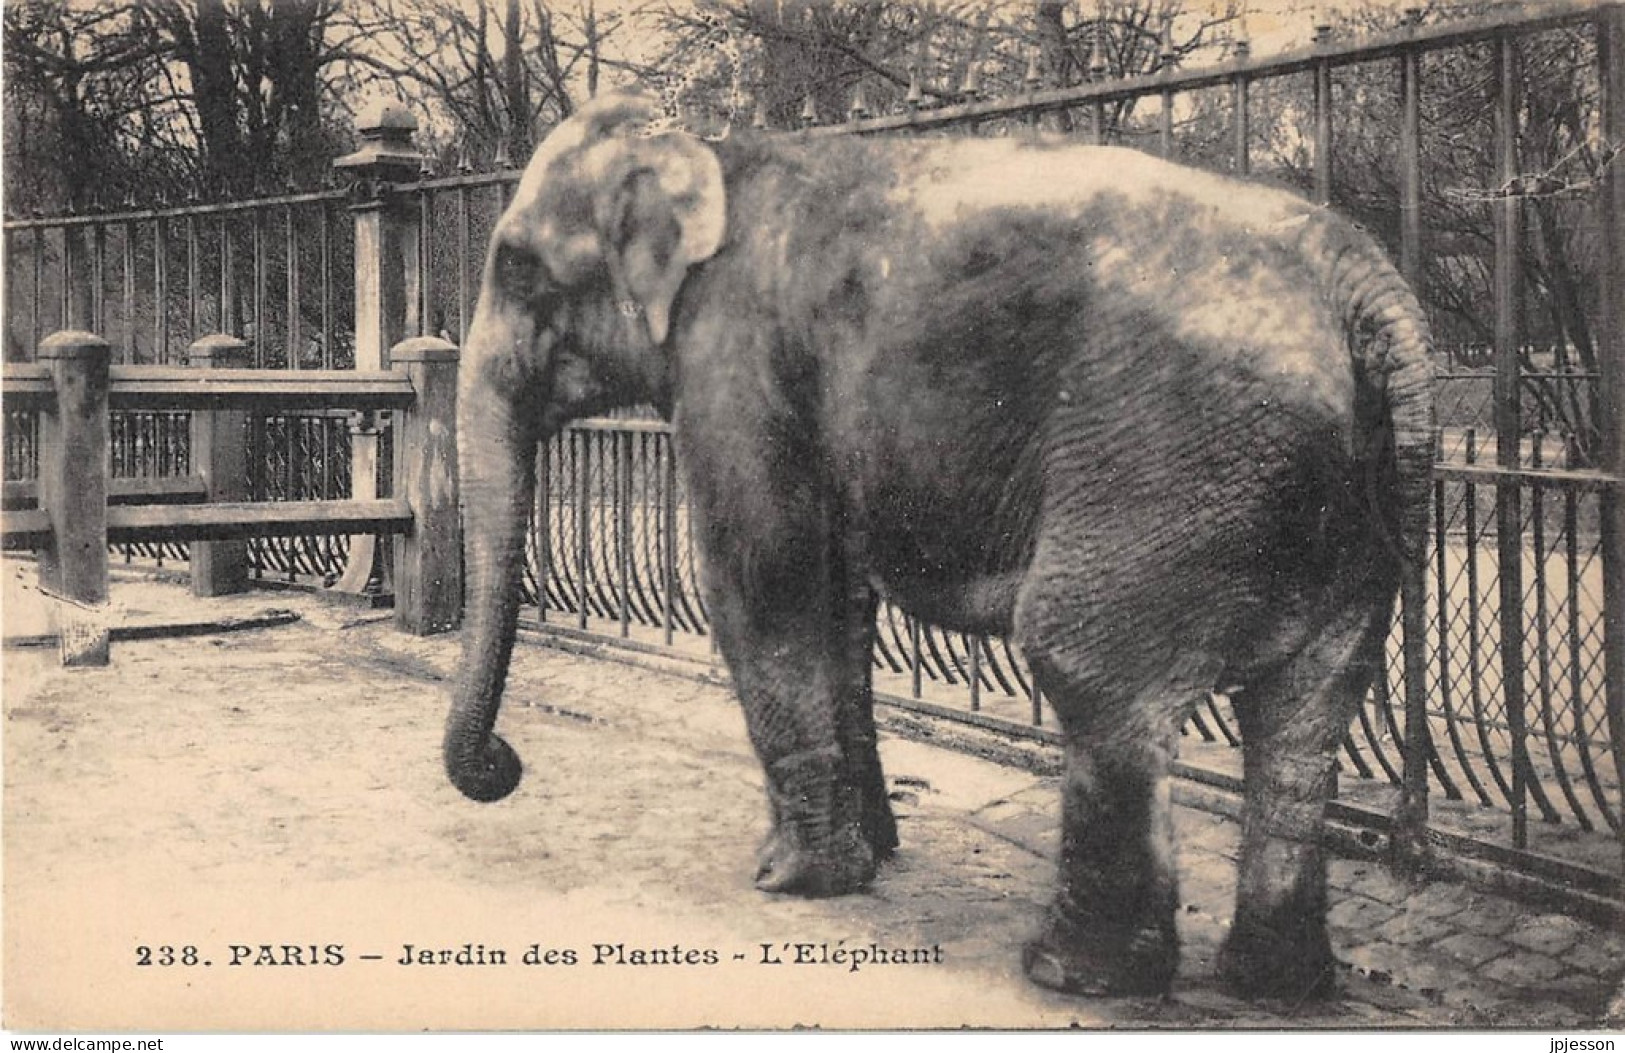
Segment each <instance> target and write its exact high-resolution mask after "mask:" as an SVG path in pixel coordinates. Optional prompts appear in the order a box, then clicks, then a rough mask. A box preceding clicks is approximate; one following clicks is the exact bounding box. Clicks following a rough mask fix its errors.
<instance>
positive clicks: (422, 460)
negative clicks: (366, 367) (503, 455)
mask: <svg viewBox="0 0 1625 1053" xmlns="http://www.w3.org/2000/svg"><path fill="white" fill-rule="evenodd" d="M392 356H393V358H394V362H395V368H396V369H399V370H404V371H405V372H406V373H407V375H408V376H410V377H411V378H412V390H413V392H414V398H413V401H412V407H411V409H408V410H405V411H404V412H402V413H399V414H397V419H398V421H399V425H398V427H397V428H396V432H395V489H396V492H397V493H398V494H399V495H400V496H401V497H403V498H405V499H406V501H407V503H408V504H409V505H411V507H412V529H411V531H410V532H409V533H407V534H403V535H398V536H397V537H396V538H395V624H396V626H397V627H399V628H400V629H401V630H402V631H404V632H409V633H413V634H415V635H418V636H428V635H430V634H432V633H440V632H445V631H447V630H449V629H455V628H456V627H457V625H458V623H459V622H460V621H461V620H462V605H463V562H462V557H463V540H462V529H461V518H460V513H459V509H458V488H457V348H456V347H454V346H452V345H451V344H449V343H447V342H446V341H444V340H442V339H440V338H439V337H436V336H421V337H417V338H415V339H412V340H407V341H405V342H404V343H400V344H397V345H395V348H394V351H393V352H392Z"/></svg>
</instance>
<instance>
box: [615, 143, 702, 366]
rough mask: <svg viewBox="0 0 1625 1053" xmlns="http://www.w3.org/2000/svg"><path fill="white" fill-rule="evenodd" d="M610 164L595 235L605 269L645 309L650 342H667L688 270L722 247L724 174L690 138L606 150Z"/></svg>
mask: <svg viewBox="0 0 1625 1053" xmlns="http://www.w3.org/2000/svg"><path fill="white" fill-rule="evenodd" d="M602 149H604V150H605V151H606V152H611V151H612V152H613V153H612V154H611V156H607V157H604V158H602V160H603V162H605V163H603V164H602V166H601V167H600V166H599V165H591V164H589V165H588V168H589V170H591V169H593V168H598V170H599V171H601V172H603V173H604V175H605V176H606V177H607V178H606V182H605V183H603V184H601V185H600V186H601V193H600V195H599V198H598V201H599V206H600V207H599V210H598V227H599V231H600V234H601V236H602V237H603V240H604V245H605V248H606V249H607V250H608V255H609V257H610V260H609V262H610V267H611V269H612V270H613V271H614V272H615V273H616V276H617V277H618V278H619V280H620V282H621V283H622V284H623V285H624V287H625V292H626V293H627V295H629V296H630V297H631V298H632V299H634V300H635V301H637V303H638V305H639V306H640V307H641V308H642V309H643V317H644V319H645V320H646V322H647V323H648V326H649V336H650V338H651V339H652V340H653V341H654V342H655V343H656V344H661V343H664V342H665V340H666V334H667V331H668V330H669V329H670V327H671V310H672V305H673V303H674V302H675V301H676V299H677V291H678V289H680V288H681V287H682V284H683V279H684V277H686V276H687V274H688V269H689V268H690V267H692V266H694V265H695V264H696V263H700V262H702V261H704V260H708V259H710V258H711V257H712V256H714V255H715V254H716V251H717V249H718V248H719V247H720V246H721V245H722V236H723V232H724V229H725V227H726V223H727V220H726V215H727V193H726V191H725V190H724V189H723V185H722V166H721V165H720V164H719V163H718V162H717V158H716V155H715V154H713V153H712V152H711V150H710V148H709V147H707V146H706V145H705V144H704V143H702V142H700V141H699V140H698V139H696V138H694V137H693V136H691V135H685V134H682V133H678V132H668V133H666V134H663V135H657V136H653V137H651V138H647V139H623V140H619V141H615V142H610V143H604V144H603V146H602Z"/></svg>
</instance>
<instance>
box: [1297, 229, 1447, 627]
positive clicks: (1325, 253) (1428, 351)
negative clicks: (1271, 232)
mask: <svg viewBox="0 0 1625 1053" xmlns="http://www.w3.org/2000/svg"><path fill="white" fill-rule="evenodd" d="M1320 218H1321V220H1322V222H1320V223H1317V224H1315V226H1318V227H1319V228H1320V230H1319V231H1317V233H1319V234H1320V237H1319V238H1317V239H1316V240H1317V241H1319V244H1318V245H1315V246H1312V249H1313V250H1314V252H1313V253H1312V255H1311V258H1316V259H1319V260H1320V261H1321V262H1322V264H1323V265H1324V266H1327V267H1328V270H1327V272H1326V274H1325V278H1326V285H1327V288H1328V292H1329V295H1330V297H1331V302H1332V303H1333V304H1335V305H1337V308H1338V309H1339V310H1340V311H1341V312H1342V320H1343V324H1344V331H1345V332H1346V333H1347V334H1348V337H1349V351H1350V353H1351V354H1352V356H1353V359H1354V366H1355V373H1356V376H1357V377H1358V379H1359V385H1358V388H1359V391H1360V394H1361V405H1360V407H1359V409H1360V413H1359V418H1360V421H1361V423H1362V426H1363V427H1364V429H1365V432H1366V434H1365V435H1364V436H1363V437H1362V440H1363V442H1364V444H1365V451H1364V452H1365V457H1364V460H1365V462H1366V465H1367V469H1368V472H1369V477H1370V480H1371V484H1372V485H1371V487H1370V494H1371V500H1372V505H1373V507H1372V509H1371V512H1372V513H1373V514H1374V516H1375V519H1376V522H1378V523H1379V524H1381V527H1382V530H1383V533H1384V536H1385V540H1386V541H1387V542H1388V543H1389V544H1391V545H1392V547H1393V548H1394V549H1395V550H1396V555H1398V556H1399V558H1400V560H1401V562H1402V563H1403V565H1404V566H1405V567H1406V568H1407V571H1406V573H1405V575H1404V580H1405V581H1406V583H1407V584H1406V588H1405V591H1406V597H1405V602H1406V605H1407V607H1410V606H1411V605H1412V603H1415V604H1416V605H1417V607H1418V608H1419V606H1420V602H1421V595H1420V593H1419V592H1418V593H1416V594H1414V595H1412V589H1413V588H1415V589H1420V588H1421V580H1422V574H1423V573H1424V571H1425V566H1426V558H1427V544H1428V533H1429V528H1428V520H1429V515H1430V511H1431V504H1432V490H1433V464H1434V460H1435V457H1436V453H1437V441H1438V440H1437V430H1436V428H1435V418H1434V407H1433V360H1432V353H1433V336H1432V333H1431V331H1430V329H1429V327H1428V321H1427V315H1426V314H1425V313H1424V312H1423V310H1422V305H1421V303H1420V302H1419V301H1418V300H1417V298H1416V294H1415V292H1413V291H1412V289H1411V287H1410V285H1409V284H1408V283H1407V282H1406V281H1405V279H1404V278H1403V277H1401V275H1400V273H1399V271H1398V269H1397V268H1395V267H1394V265H1393V263H1392V262H1391V261H1390V260H1389V259H1388V257H1387V255H1386V254H1385V253H1384V252H1383V251H1382V249H1381V248H1380V247H1378V245H1377V244H1376V242H1375V241H1373V240H1372V239H1371V238H1370V237H1369V236H1367V235H1366V234H1365V233H1364V232H1363V231H1361V230H1359V229H1358V228H1356V227H1354V226H1353V225H1351V224H1349V223H1346V222H1344V221H1341V220H1337V219H1335V218H1333V217H1332V216H1331V215H1330V214H1329V213H1325V214H1322V216H1321V217H1320Z"/></svg>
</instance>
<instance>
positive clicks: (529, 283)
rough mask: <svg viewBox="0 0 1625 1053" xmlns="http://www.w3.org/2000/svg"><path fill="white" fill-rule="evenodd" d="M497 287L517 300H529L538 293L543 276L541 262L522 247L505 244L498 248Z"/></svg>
mask: <svg viewBox="0 0 1625 1053" xmlns="http://www.w3.org/2000/svg"><path fill="white" fill-rule="evenodd" d="M495 277H496V282H497V287H498V288H499V289H501V290H502V291H503V292H504V293H505V294H506V295H508V296H510V297H512V298H513V299H515V300H521V301H523V300H529V299H530V298H531V297H533V296H535V295H536V291H537V285H538V284H539V281H540V278H541V262H540V261H539V260H537V259H536V257H535V256H534V255H533V254H531V253H529V252H525V251H523V250H521V249H516V248H513V247H511V246H507V245H503V246H501V247H499V248H498V249H497V258H496V273H495Z"/></svg>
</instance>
